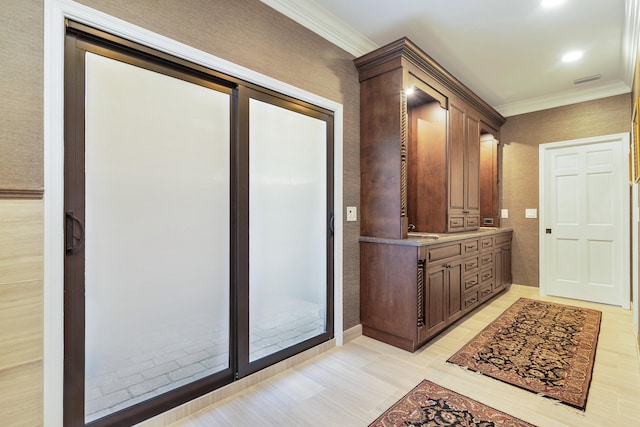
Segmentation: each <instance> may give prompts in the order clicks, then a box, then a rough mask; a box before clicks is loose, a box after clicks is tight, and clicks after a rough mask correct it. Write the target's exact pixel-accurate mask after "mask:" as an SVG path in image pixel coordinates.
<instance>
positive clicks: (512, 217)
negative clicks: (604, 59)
mask: <svg viewBox="0 0 640 427" xmlns="http://www.w3.org/2000/svg"><path fill="white" fill-rule="evenodd" d="M630 105H631V96H630V95H629V94H626V95H618V96H613V97H609V98H604V99H599V100H595V101H589V102H583V103H579V104H573V105H567V106H564V107H558V108H553V109H549V110H543V111H536V112H532V113H527V114H521V115H517V116H512V117H508V118H507V122H506V123H505V125H504V126H503V127H502V130H501V134H500V137H501V141H500V143H501V144H502V165H501V166H502V170H501V189H502V195H501V200H500V205H501V208H507V209H509V218H508V219H503V220H501V221H502V222H501V224H502V226H504V227H512V228H513V230H514V233H513V250H512V263H511V265H512V269H513V281H514V283H518V284H522V285H530V286H538V220H537V219H525V217H524V211H525V209H526V208H536V209H538V208H539V206H538V194H539V193H538V149H539V145H540V144H544V143H548V142H556V141H565V140H570V139H578V138H587V137H591V136H598V135H608V134H614V133H621V132H629V130H630V122H631V114H630V111H631V110H630V108H631V107H630Z"/></svg>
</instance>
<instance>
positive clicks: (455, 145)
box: [448, 104, 466, 216]
mask: <svg viewBox="0 0 640 427" xmlns="http://www.w3.org/2000/svg"><path fill="white" fill-rule="evenodd" d="M464 120H465V113H464V111H462V110H460V109H459V108H457V107H456V106H455V105H453V104H450V108H449V141H448V154H449V158H448V161H449V216H452V215H462V211H464V210H465V193H464V187H465V150H466V143H465V140H464V133H465V132H464V124H465V122H464Z"/></svg>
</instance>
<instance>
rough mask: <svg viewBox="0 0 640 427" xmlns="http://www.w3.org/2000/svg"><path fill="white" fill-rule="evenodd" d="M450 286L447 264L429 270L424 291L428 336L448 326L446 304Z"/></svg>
mask: <svg viewBox="0 0 640 427" xmlns="http://www.w3.org/2000/svg"><path fill="white" fill-rule="evenodd" d="M448 286H449V272H448V269H447V265H446V264H438V265H436V266H433V267H429V268H428V269H427V277H426V280H425V289H424V296H425V298H424V311H425V313H424V317H425V327H426V328H427V331H426V336H427V337H430V336H433V335H434V334H435V333H437V332H439V331H441V330H442V329H444V327H445V326H446V324H447V311H448V310H447V306H446V304H445V302H446V297H447V293H448V292H447V291H448V289H447V288H448Z"/></svg>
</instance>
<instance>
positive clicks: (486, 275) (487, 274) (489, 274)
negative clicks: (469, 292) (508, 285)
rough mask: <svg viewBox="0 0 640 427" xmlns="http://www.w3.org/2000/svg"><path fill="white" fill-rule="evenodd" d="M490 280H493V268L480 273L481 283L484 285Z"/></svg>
mask: <svg viewBox="0 0 640 427" xmlns="http://www.w3.org/2000/svg"><path fill="white" fill-rule="evenodd" d="M492 279H493V267H491V268H489V269H487V270H483V271H481V272H480V281H481V282H482V283H485V282H487V281H488V280H492Z"/></svg>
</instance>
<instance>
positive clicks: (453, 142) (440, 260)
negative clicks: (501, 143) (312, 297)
mask: <svg viewBox="0 0 640 427" xmlns="http://www.w3.org/2000/svg"><path fill="white" fill-rule="evenodd" d="M354 62H355V65H356V67H357V69H358V73H359V78H360V110H361V113H360V121H361V122H360V171H361V175H360V177H361V201H360V205H361V210H360V212H361V214H360V234H361V238H360V241H361V244H360V262H361V264H360V278H361V279H360V280H361V282H360V283H361V286H360V307H361V312H360V320H361V323H362V331H363V334H364V335H367V336H369V337H372V338H375V339H378V340H381V341H384V342H386V343H389V344H392V345H395V346H397V347H400V348H403V349H406V350H409V351H415V350H416V349H417V348H419V347H420V346H422V345H423V344H424V343H425V342H427V341H428V340H430V339H431V338H433V337H434V336H436V335H437V334H439V333H440V332H441V331H442V330H444V329H445V328H447V327H448V326H450V325H451V324H453V323H454V322H456V321H457V320H459V319H460V318H462V317H463V316H464V315H465V314H466V313H469V312H470V311H472V310H474V309H475V308H477V307H479V306H480V304H481V303H482V302H483V301H486V300H487V299H489V298H491V297H492V296H494V295H496V293H497V292H500V291H502V290H503V289H505V283H506V282H505V280H506V278H507V277H510V274H511V273H510V271H509V272H507V266H508V268H510V266H511V264H510V259H509V260H507V256H510V253H509V252H507V250H506V249H505V248H506V247H507V246H506V241H507V240H508V241H509V242H510V239H511V231H510V230H499V229H495V230H483V231H479V227H480V226H481V217H482V216H484V215H485V212H484V211H485V210H486V208H484V207H483V206H484V205H483V203H484V198H483V197H484V196H483V195H484V194H485V193H491V194H492V196H491V197H492V199H491V200H492V201H493V200H497V198H495V199H494V197H497V179H493V178H487V179H484V178H482V177H484V175H483V174H485V171H486V170H487V167H488V166H487V165H486V164H485V163H486V162H487V161H490V165H491V166H490V173H491V174H493V173H494V171H495V170H497V169H494V167H495V166H496V165H497V161H496V160H495V159H494V158H493V157H488V156H487V155H486V150H485V148H484V146H483V145H482V144H481V139H482V140H484V139H485V137H484V136H483V135H484V134H486V135H490V136H491V138H493V139H497V138H498V133H499V129H500V126H501V125H502V124H503V123H504V122H505V118H504V117H502V116H501V115H500V114H499V113H498V112H497V111H495V110H494V109H493V108H492V107H491V106H489V105H488V104H486V103H485V102H484V101H483V100H482V99H480V98H479V97H478V96H477V95H476V94H474V93H473V92H471V91H470V90H469V89H468V88H467V87H466V86H464V85H463V84H462V83H461V82H460V81H458V80H457V79H456V78H455V77H453V76H452V75H451V74H449V73H448V72H447V71H446V70H445V69H443V68H442V67H441V66H440V65H439V64H438V63H437V62H435V61H434V60H433V59H432V58H430V57H429V56H428V55H427V54H426V53H424V52H423V51H422V50H420V49H419V48H418V47H417V46H416V45H414V44H413V43H412V42H411V41H410V40H408V39H406V38H403V39H400V40H398V41H396V42H393V43H390V44H389V45H387V46H384V47H381V48H380V49H377V50H375V51H373V52H371V53H369V54H367V55H364V56H363V57H360V58H357V59H356V60H355V61H354ZM496 155H497V151H491V152H490V153H489V156H496ZM486 159H488V160H486ZM491 176H492V177H493V175H491ZM496 176H497V175H496ZM485 186H490V187H491V189H490V190H487V189H485ZM492 203H493V202H492ZM495 206H497V205H496V204H494V205H492V207H491V208H490V209H494V208H495ZM496 209H497V208H496ZM496 219H497V218H496ZM410 229H411V230H412V231H413V233H409V230H410ZM416 232H421V233H422V234H423V235H424V234H428V233H435V234H437V237H438V238H437V239H435V238H430V237H429V236H423V237H420V236H419V235H418V234H416ZM498 236H503V237H501V239H502V240H499V239H498ZM504 236H506V237H504ZM440 239H442V240H440ZM504 239H506V240H504ZM498 240H499V241H500V242H502V243H500V245H498ZM503 240H504V242H503ZM498 248H499V250H498ZM496 268H499V269H500V270H499V272H497V271H496Z"/></svg>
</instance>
